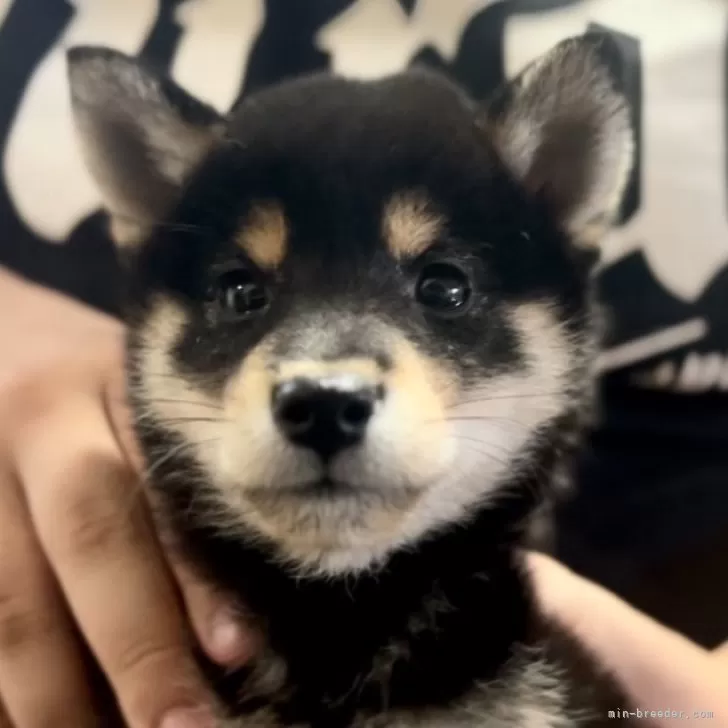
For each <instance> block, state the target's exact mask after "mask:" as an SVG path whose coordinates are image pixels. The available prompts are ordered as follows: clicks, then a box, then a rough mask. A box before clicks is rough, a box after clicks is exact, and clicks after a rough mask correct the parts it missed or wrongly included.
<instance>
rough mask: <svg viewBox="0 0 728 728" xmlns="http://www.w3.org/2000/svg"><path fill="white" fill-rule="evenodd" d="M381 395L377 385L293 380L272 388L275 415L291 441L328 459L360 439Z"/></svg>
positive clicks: (279, 425)
mask: <svg viewBox="0 0 728 728" xmlns="http://www.w3.org/2000/svg"><path fill="white" fill-rule="evenodd" d="M380 394H381V393H380V392H378V391H377V389H376V388H375V387H359V388H356V389H341V388H336V387H333V386H325V385H323V384H320V383H318V382H315V381H311V380H309V379H294V380H292V381H290V382H284V383H283V384H279V385H277V386H276V387H275V389H274V390H273V415H274V417H275V420H276V422H277V423H278V427H280V429H281V430H282V431H283V432H284V433H285V435H286V437H287V438H288V439H289V440H290V441H291V442H293V443H295V444H296V445H300V446H301V447H306V448H309V449H310V450H313V451H315V452H316V453H318V454H319V455H320V456H321V457H322V458H323V459H324V460H329V459H330V458H332V457H333V456H334V455H335V454H336V453H337V452H339V451H340V450H343V449H344V448H345V447H349V446H350V445H355V444H356V443H357V442H360V441H361V439H362V438H363V437H364V433H365V432H366V429H367V425H368V424H369V420H370V419H371V416H372V414H373V413H374V405H375V403H376V400H377V398H378V395H380Z"/></svg>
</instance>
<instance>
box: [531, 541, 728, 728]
mask: <svg viewBox="0 0 728 728" xmlns="http://www.w3.org/2000/svg"><path fill="white" fill-rule="evenodd" d="M527 564H528V566H529V570H530V573H531V576H532V579H533V583H534V586H535V589H536V595H537V598H538V599H539V601H540V602H541V605H542V607H543V608H544V610H545V611H546V613H547V614H550V615H551V616H552V617H553V618H554V619H555V620H557V621H558V622H560V623H561V624H562V625H564V626H565V627H566V628H567V629H568V630H570V631H571V632H572V633H573V634H574V635H575V636H576V637H577V638H578V639H579V640H580V641H581V642H582V643H583V644H584V645H586V646H587V648H588V649H590V650H591V652H592V653H593V654H594V655H596V656H597V657H598V659H599V660H600V661H601V662H602V663H603V664H604V665H605V666H606V667H607V669H609V670H610V671H611V672H612V673H613V674H614V675H615V676H616V677H617V680H618V681H619V682H620V683H621V684H622V686H623V687H624V688H625V690H626V691H627V694H628V695H629V696H630V697H631V699H632V704H633V706H634V708H635V709H640V710H642V711H643V712H645V711H661V710H662V711H665V710H669V711H675V712H680V711H684V713H685V714H686V715H687V716H691V719H692V720H693V723H695V722H696V721H695V719H693V718H692V716H693V714H694V712H695V711H699V712H712V713H713V717H712V719H704V722H705V723H706V724H708V725H714V726H728V643H726V644H724V645H723V646H722V647H720V648H718V649H717V650H714V651H712V652H711V651H710V650H706V649H704V648H702V647H700V646H699V645H697V644H695V643H693V642H691V641H690V640H688V639H687V638H685V637H684V636H683V635H681V634H678V633H677V632H674V631H673V630H670V629H668V628H667V627H665V626H664V625H662V624H659V623H658V622H656V621H655V620H654V619H652V618H651V617H649V616H648V615H646V614H644V613H643V612H640V611H639V610H637V609H635V608H634V607H632V606H631V605H629V604H627V603H626V602H625V601H623V600H622V599H620V598H619V597H618V596H616V595H615V594H613V593H612V592H610V591H608V590H607V589H605V588H603V587H601V586H599V585H598V584H595V583H593V582H591V581H589V580H587V579H585V578H583V577H582V576H579V575H578V574H576V573H574V572H573V571H571V570H570V569H568V568H566V567H565V566H564V565H562V564H560V563H558V562H556V561H554V560H553V559H551V558H550V557H547V556H544V555H541V554H535V553H531V554H528V556H527ZM624 707H625V706H615V710H616V709H618V708H624ZM650 720H651V721H652V723H650V722H649V721H650ZM677 722H680V721H678V720H677V719H675V718H672V717H670V718H664V717H663V718H659V717H656V718H650V719H649V720H646V721H645V724H646V725H654V726H659V727H660V728H661V727H662V726H672V727H673V728H674V726H675V724H676V723H677ZM700 722H703V721H700Z"/></svg>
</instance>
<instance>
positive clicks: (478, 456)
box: [70, 39, 631, 573]
mask: <svg viewBox="0 0 728 728" xmlns="http://www.w3.org/2000/svg"><path fill="white" fill-rule="evenodd" d="M70 77H71V87H72V97H73V108H74V112H75V115H76V119H77V124H78V128H79V131H80V140H81V143H82V148H83V150H84V153H85V155H86V157H87V159H88V162H89V167H90V169H91V171H92V173H93V174H94V175H95V177H96V178H97V179H98V183H99V186H100V188H101V190H102V191H103V193H104V195H105V198H106V204H107V208H108V210H109V212H110V217H111V220H112V225H113V230H114V232H115V233H116V235H117V237H118V238H119V239H120V243H121V244H122V245H124V246H125V247H126V248H127V249H128V250H130V251H131V257H132V258H133V269H132V279H133V290H134V295H133V302H132V304H133V305H132V308H131V313H130V326H131V329H132V334H131V343H130V380H131V394H132V400H133V404H134V406H135V408H136V413H137V421H138V430H139V435H140V438H141V441H142V443H143V444H144V445H145V447H146V449H147V455H148V457H149V460H150V471H151V473H152V476H151V478H150V480H151V484H152V486H153V487H154V489H155V490H156V492H158V493H159V494H161V495H165V490H166V489H169V488H172V487H178V485H174V486H173V485H172V484H171V481H170V482H167V481H166V480H165V478H164V477H161V476H160V475H159V474H160V473H170V472H175V473H177V474H178V473H179V472H180V471H183V472H188V473H189V478H188V479H187V480H188V483H192V486H191V487H190V488H189V496H188V497H186V500H185V499H183V500H184V503H183V505H182V506H180V505H179V504H180V499H179V498H176V499H175V498H168V499H164V498H163V499H162V501H163V502H164V503H167V504H168V506H167V507H168V508H173V507H174V508H177V509H179V508H182V507H183V508H184V514H183V517H180V514H179V513H176V514H169V513H168V514H166V515H167V516H169V517H171V518H172V520H173V521H174V522H175V523H176V524H178V527H180V528H184V527H185V519H189V521H190V522H193V521H194V522H195V523H197V524H203V525H204V526H205V527H207V528H212V529H222V530H224V531H226V532H228V533H231V534H240V535H241V536H242V537H244V538H259V539H262V540H264V541H265V542H266V543H267V544H268V545H269V546H272V547H273V548H274V550H275V553H276V554H277V555H279V556H280V557H281V558H283V559H285V560H287V561H288V562H289V563H291V564H293V565H294V566H295V567H296V568H298V569H303V570H314V571H323V572H328V573H335V572H343V571H356V570H360V569H365V568H370V567H372V566H374V565H376V564H378V563H381V562H382V560H384V559H385V558H386V557H387V555H388V554H390V553H391V552H393V551H394V550H396V549H398V548H400V547H403V546H406V545H409V544H412V543H414V542H416V541H417V540H418V539H419V538H421V537H422V536H423V535H425V534H429V533H431V532H433V531H436V530H437V529H440V528H444V527H447V526H448V525H451V524H454V523H458V522H462V521H463V520H464V519H467V518H468V517H469V516H470V515H471V514H473V513H474V512H476V511H477V510H478V509H479V508H481V507H487V506H488V505H489V504H490V503H491V502H493V501H494V500H495V498H496V497H497V496H498V494H499V493H500V492H502V491H503V489H504V488H506V487H507V485H508V483H509V482H510V481H512V478H513V474H514V473H516V472H518V471H519V470H520V469H521V468H524V467H528V465H529V463H530V460H529V457H530V454H531V453H532V452H533V450H534V449H535V448H536V447H537V446H539V444H540V443H542V442H543V441H544V438H548V433H549V431H550V427H551V426H552V425H553V423H554V422H555V421H556V420H557V419H558V418H559V417H560V416H562V415H563V414H564V413H566V412H568V411H569V409H570V408H571V407H572V406H573V405H574V402H573V399H574V397H576V396H578V394H579V393H580V391H581V388H582V386H583V383H584V380H585V378H587V371H588V364H589V356H590V348H589V339H590V333H589V320H590V317H589V297H588V291H587V288H588V286H587V279H588V273H589V271H588V259H591V258H590V254H589V252H588V251H589V249H590V246H593V245H594V243H595V241H596V240H597V239H598V237H599V235H600V234H601V232H602V231H603V230H604V229H605V228H606V226H607V225H608V224H609V222H610V219H611V217H612V215H613V214H614V212H615V210H616V207H617V204H618V202H619V199H620V195H621V192H622V188H623V186H624V184H625V181H626V177H627V173H628V171H629V165H630V158H631V136H630V131H629V125H628V114H627V111H626V108H625V106H624V103H623V101H622V99H621V98H620V97H619V96H618V95H617V94H616V93H615V92H614V91H613V90H612V87H611V85H610V82H609V79H608V76H607V74H606V73H605V72H604V70H603V69H602V68H601V66H600V64H599V61H598V56H597V54H596V52H595V50H594V48H593V45H592V42H590V41H587V40H585V39H581V40H572V41H568V42H566V43H564V44H562V45H561V46H559V47H557V48H556V49H555V50H554V51H553V52H552V53H551V54H550V55H549V56H547V57H546V58H544V59H542V60H541V61H539V62H538V63H536V64H534V65H533V66H532V67H530V68H528V69H526V71H524V73H523V74H522V75H521V76H520V77H519V78H518V79H516V80H515V81H514V82H513V83H511V84H510V85H509V86H508V87H506V88H505V89H504V90H503V91H502V92H501V93H500V94H499V96H498V97H497V98H496V99H494V100H493V102H492V103H491V104H490V105H489V107H488V108H486V109H483V108H479V107H477V106H476V105H474V104H472V103H471V102H470V101H469V100H467V99H465V98H463V97H462V96H461V95H460V94H459V92H457V91H456V90H455V89H454V88H452V87H451V86H450V85H449V84H447V83H446V82H445V81H444V80H442V79H440V78H438V77H435V76H431V75H428V74H422V73H409V74H405V75H401V76H396V77H392V78H388V79H384V80H381V81H376V82H369V83H358V82H353V81H344V80H341V79H336V78H331V77H327V76H316V77H311V78H307V79H302V80H297V81H293V82H289V83H287V84H284V85H281V86H279V87H277V88H275V89H271V90H266V91H263V92H261V93H259V94H257V95H255V96H253V97H251V98H249V99H248V100H247V101H245V102H244V103H243V104H242V105H241V106H240V107H239V108H238V109H236V110H235V111H234V113H232V114H231V115H230V117H229V118H226V119H223V118H220V117H219V116H218V115H217V114H215V113H214V112H213V111H212V110H210V109H208V108H206V107H204V106H202V105H201V104H199V103H198V102H196V101H195V100H193V99H191V98H190V97H189V96H187V95H186V94H185V93H184V92H182V91H181V90H180V89H178V88H177V87H175V86H174V85H173V84H171V82H169V81H168V80H166V79H162V78H160V77H158V76H157V75H155V74H154V73H153V72H152V71H150V70H148V69H145V68H143V67H142V66H140V65H138V64H137V62H136V61H133V60H131V59H129V58H126V57H124V56H121V55H119V54H116V53H113V52H109V51H103V50H98V49H80V50H75V51H72V53H71V56H70ZM159 442H162V443H165V448H164V451H163V452H158V451H157V450H156V449H155V447H154V445H153V443H159ZM162 462H164V463H165V467H164V468H162V467H160V465H161V463H162ZM170 464H172V467H171V468H170V467H169V466H170ZM155 474H156V475H155ZM167 494H168V493H167ZM172 504H176V505H174V506H173V505H172Z"/></svg>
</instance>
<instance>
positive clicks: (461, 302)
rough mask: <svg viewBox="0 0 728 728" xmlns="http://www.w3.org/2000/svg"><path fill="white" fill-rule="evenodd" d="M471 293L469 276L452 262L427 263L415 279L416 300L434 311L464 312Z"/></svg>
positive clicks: (447, 312) (443, 312)
mask: <svg viewBox="0 0 728 728" xmlns="http://www.w3.org/2000/svg"><path fill="white" fill-rule="evenodd" d="M472 293H473V287H472V284H471V282H470V278H469V277H468V275H467V274H466V273H465V271H463V270H462V268H460V267H459V266H457V265H455V264H453V263H444V262H437V263H429V264H428V265H426V266H425V267H424V268H423V269H422V272H421V273H420V277H419V279H418V281H417V288H416V295H417V300H418V301H419V302H420V304H421V305H423V306H425V307H426V308H429V309H431V310H432V311H433V312H435V313H442V314H453V313H462V312H464V311H465V310H466V309H467V307H468V303H469V302H470V299H471V297H472Z"/></svg>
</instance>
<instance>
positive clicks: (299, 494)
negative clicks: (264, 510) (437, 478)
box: [245, 475, 422, 508]
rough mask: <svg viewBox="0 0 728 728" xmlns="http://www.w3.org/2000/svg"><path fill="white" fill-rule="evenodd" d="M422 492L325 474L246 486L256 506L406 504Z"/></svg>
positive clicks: (413, 500)
mask: <svg viewBox="0 0 728 728" xmlns="http://www.w3.org/2000/svg"><path fill="white" fill-rule="evenodd" d="M421 494H422V489H421V488H416V487H414V486H409V485H404V486H403V485H398V486H395V487H387V486H386V485H382V486H375V485H363V484H352V483H349V482H346V481H342V480H335V479H334V478H331V477H330V476H328V475H327V476H323V477H321V478H318V479H317V480H314V481H308V482H305V483H297V484H294V485H285V486H278V487H276V486H261V487H257V488H250V489H246V492H245V495H246V497H247V498H248V499H249V501H250V502H251V503H252V504H253V505H256V506H263V507H270V506H271V505H272V504H274V503H275V504H280V505H283V504H285V503H287V504H288V505H289V506H295V505H296V504H297V503H300V504H304V503H307V504H314V505H315V504H316V503H321V504H322V505H324V504H327V505H332V504H333V505H335V504H336V503H339V502H341V503H350V504H351V503H353V504H359V505H361V506H362V507H364V508H366V507H373V506H380V507H395V508H407V507H409V506H410V505H412V503H414V502H415V501H416V500H417V499H418V498H419V497H420V495H421Z"/></svg>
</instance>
